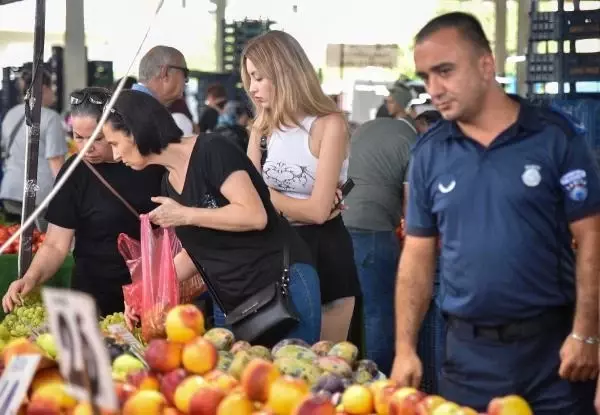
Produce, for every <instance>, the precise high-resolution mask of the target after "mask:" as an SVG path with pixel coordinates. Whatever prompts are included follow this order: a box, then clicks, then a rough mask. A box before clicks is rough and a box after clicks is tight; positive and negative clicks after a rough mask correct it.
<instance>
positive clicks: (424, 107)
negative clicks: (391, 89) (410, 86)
mask: <svg viewBox="0 0 600 415" xmlns="http://www.w3.org/2000/svg"><path fill="white" fill-rule="evenodd" d="M413 109H414V111H415V116H416V117H418V116H419V115H421V114H423V113H424V112H427V111H437V108H436V107H435V106H433V105H432V104H420V105H415V106H414V107H413Z"/></svg>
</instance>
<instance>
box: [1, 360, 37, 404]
mask: <svg viewBox="0 0 600 415" xmlns="http://www.w3.org/2000/svg"><path fill="white" fill-rule="evenodd" d="M40 359H41V356H40V355H33V354H27V355H20V356H15V357H13V358H12V359H11V361H10V362H9V363H8V366H7V367H6V368H5V369H4V373H2V377H1V378H0V414H2V415H16V414H17V412H18V411H19V408H20V407H21V404H22V403H23V398H25V394H26V393H27V390H28V389H29V385H30V384H31V381H32V380H33V376H34V375H35V371H36V369H37V367H38V364H39V363H40Z"/></svg>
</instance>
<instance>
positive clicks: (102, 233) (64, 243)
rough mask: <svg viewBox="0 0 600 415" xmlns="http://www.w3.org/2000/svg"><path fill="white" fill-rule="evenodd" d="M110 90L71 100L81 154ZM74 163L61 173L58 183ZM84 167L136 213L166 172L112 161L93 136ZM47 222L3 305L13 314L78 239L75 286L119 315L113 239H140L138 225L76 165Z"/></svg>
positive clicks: (118, 261)
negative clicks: (39, 243)
mask: <svg viewBox="0 0 600 415" xmlns="http://www.w3.org/2000/svg"><path fill="white" fill-rule="evenodd" d="M109 97H110V92H109V91H108V90H106V89H103V88H86V89H83V90H80V91H76V92H74V93H73V94H72V95H71V116H72V122H73V138H74V139H75V142H76V144H77V147H78V149H79V150H81V148H83V146H85V144H86V143H87V141H88V140H89V138H90V136H91V135H92V132H93V131H94V129H95V128H96V125H97V123H98V119H99V118H100V115H101V114H102V110H103V107H104V104H105V103H106V102H107V101H108V99H109ZM73 159H74V157H72V158H71V159H69V160H68V161H67V162H66V163H65V165H64V166H63V167H62V169H61V171H60V173H59V174H58V178H60V177H62V175H63V174H64V172H65V170H66V169H67V168H68V167H69V166H70V165H71V163H72V162H73ZM84 160H85V161H87V162H88V163H89V164H91V165H92V166H93V168H95V169H96V170H97V171H98V172H99V173H100V175H102V177H103V178H104V179H105V180H106V181H107V182H108V183H109V184H110V185H111V186H112V187H113V188H114V189H115V190H116V191H117V192H118V193H119V194H121V195H122V196H123V197H124V198H125V199H126V200H127V202H128V203H129V204H130V205H131V206H132V207H133V208H134V209H135V210H136V211H138V212H139V213H147V212H149V211H151V210H152V209H154V208H155V207H156V205H155V204H154V203H152V201H151V200H150V198H151V197H152V196H156V195H159V194H160V186H161V179H162V175H163V173H164V169H163V168H161V167H160V166H153V167H152V168H149V169H145V170H144V171H134V170H131V169H129V168H128V167H127V166H125V165H124V164H123V163H120V162H119V161H116V160H115V159H114V158H113V153H112V149H111V147H110V146H109V144H108V143H107V141H106V140H105V138H104V137H103V135H102V134H100V135H99V136H98V138H97V139H96V141H95V142H94V144H93V145H92V146H91V147H90V149H89V150H88V152H87V153H86V154H85V158H84ZM46 219H47V220H48V221H49V223H50V225H49V227H48V232H47V234H46V239H45V241H44V243H43V244H42V246H41V247H40V250H39V251H38V252H37V254H36V256H35V257H34V259H33V262H32V263H31V266H30V267H29V269H28V270H27V272H26V274H25V275H24V276H23V278H21V279H19V280H16V281H15V282H13V283H12V284H11V285H10V287H9V288H8V291H7V293H6V294H5V295H4V298H3V300H2V306H3V308H4V310H5V311H10V310H11V309H12V308H13V307H14V305H15V304H16V303H18V302H19V296H24V295H26V294H27V293H28V292H30V291H31V290H32V289H33V288H35V287H36V286H38V285H40V284H42V283H44V282H45V281H46V280H48V279H49V278H51V277H52V276H53V275H54V274H55V273H56V271H57V270H58V269H59V267H60V266H61V264H62V263H63V261H64V260H65V257H66V256H67V255H68V254H69V252H70V249H71V244H72V242H73V239H75V250H74V252H73V255H74V258H75V270H74V272H73V279H72V283H71V285H72V288H73V289H75V290H80V291H83V292H86V293H88V294H91V295H92V296H93V297H94V298H95V300H96V302H97V305H98V308H99V309H100V312H101V314H102V315H106V314H111V313H114V312H118V311H123V291H122V286H123V285H125V284H128V283H130V282H131V278H130V274H129V270H128V269H127V266H126V265H125V261H124V260H123V258H122V257H121V255H120V254H119V252H118V250H117V237H118V236H119V234H120V233H126V234H128V235H130V236H132V237H135V238H139V233H140V223H139V219H138V218H137V217H136V216H135V215H134V214H133V212H131V211H129V210H128V209H127V208H126V207H125V205H124V204H123V203H122V202H121V201H119V200H118V199H117V198H116V197H115V196H114V195H113V194H112V193H111V192H110V191H109V190H108V189H107V188H106V187H105V186H104V185H103V184H102V182H101V181H100V180H99V179H98V177H96V176H95V175H94V173H93V172H92V170H91V169H90V168H89V167H88V165H86V164H85V163H81V164H79V165H78V166H77V167H76V168H75V170H74V171H73V174H72V175H71V176H70V177H69V179H68V180H67V181H66V182H65V184H64V186H63V187H62V188H61V189H60V191H59V192H58V193H57V195H56V197H55V198H54V199H53V200H52V201H51V202H50V205H49V206H48V212H47V214H46Z"/></svg>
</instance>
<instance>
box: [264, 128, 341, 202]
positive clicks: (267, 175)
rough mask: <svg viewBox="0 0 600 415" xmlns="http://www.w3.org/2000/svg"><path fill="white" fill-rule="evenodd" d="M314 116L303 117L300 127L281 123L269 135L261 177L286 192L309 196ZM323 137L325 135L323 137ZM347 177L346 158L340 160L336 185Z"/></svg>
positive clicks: (312, 178)
mask: <svg viewBox="0 0 600 415" xmlns="http://www.w3.org/2000/svg"><path fill="white" fill-rule="evenodd" d="M316 119H317V117H306V118H305V119H304V120H302V121H301V123H300V124H301V125H302V127H292V128H289V127H281V128H280V129H277V130H274V131H273V134H271V137H270V138H269V144H268V147H267V149H268V150H267V160H266V161H265V164H264V166H263V179H264V180H265V182H266V183H267V185H268V186H269V187H272V188H273V189H275V190H278V191H280V192H281V193H283V194H284V195H286V196H289V197H293V198H296V199H308V198H309V197H310V195H311V193H312V191H313V188H314V186H315V178H316V176H317V163H318V162H319V159H318V158H317V157H315V156H313V154H312V153H311V152H310V144H309V142H310V129H311V127H312V125H313V123H314V122H315V120H316ZM323 139H324V140H326V139H327V137H324V138H323ZM347 177H348V158H346V159H345V160H344V162H343V163H342V169H341V171H340V177H339V183H338V184H339V185H341V184H343V183H344V182H345V181H346V179H347Z"/></svg>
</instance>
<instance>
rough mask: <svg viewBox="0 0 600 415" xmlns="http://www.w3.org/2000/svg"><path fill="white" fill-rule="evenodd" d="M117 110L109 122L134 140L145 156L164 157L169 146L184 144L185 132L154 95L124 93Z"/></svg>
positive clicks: (115, 109) (116, 104)
mask: <svg viewBox="0 0 600 415" xmlns="http://www.w3.org/2000/svg"><path fill="white" fill-rule="evenodd" d="M113 109H114V111H112V112H111V114H110V115H109V117H108V119H107V121H106V122H107V123H110V124H111V126H112V128H113V129H115V130H117V131H122V132H123V133H125V134H126V135H129V136H131V137H132V138H133V140H134V142H135V144H136V146H137V148H138V151H139V152H140V154H141V155H142V156H147V155H149V154H160V153H161V152H162V151H163V150H164V149H165V148H167V146H168V145H169V144H171V143H179V142H181V137H182V136H183V131H181V129H180V128H179V127H178V126H177V124H176V123H175V120H173V117H172V116H171V113H170V112H169V110H168V109H167V108H166V107H165V106H164V105H162V104H161V103H160V102H158V101H157V100H156V98H154V97H153V96H151V95H148V94H146V93H144V92H141V91H134V90H123V91H121V94H119V97H118V98H117V101H116V102H115V106H114V107H113Z"/></svg>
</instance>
